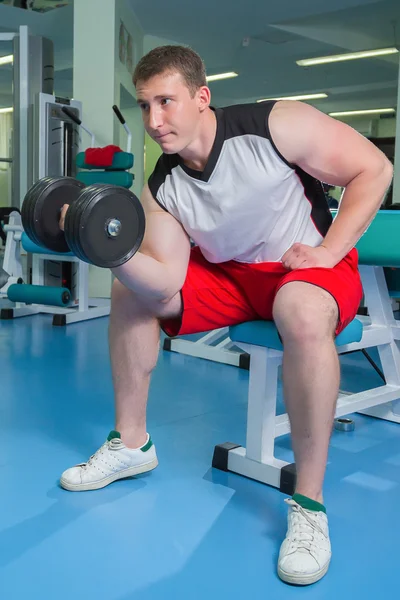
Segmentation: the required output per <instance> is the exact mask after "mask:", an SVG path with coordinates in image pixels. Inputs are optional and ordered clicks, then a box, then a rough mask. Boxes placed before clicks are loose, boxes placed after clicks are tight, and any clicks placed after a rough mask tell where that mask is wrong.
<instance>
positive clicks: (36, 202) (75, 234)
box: [21, 177, 145, 268]
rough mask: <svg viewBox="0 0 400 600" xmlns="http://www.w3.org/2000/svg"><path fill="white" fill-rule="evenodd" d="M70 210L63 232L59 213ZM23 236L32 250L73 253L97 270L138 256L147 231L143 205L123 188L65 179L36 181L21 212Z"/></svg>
mask: <svg viewBox="0 0 400 600" xmlns="http://www.w3.org/2000/svg"><path fill="white" fill-rule="evenodd" d="M64 204H68V205H69V206H70V208H69V209H68V211H67V214H66V218H65V229H64V232H63V231H62V230H61V229H60V227H59V219H60V212H61V208H62V206H63V205H64ZM21 215H22V224H23V226H24V229H25V233H26V234H27V236H28V237H29V238H30V239H31V241H32V242H33V243H34V244H37V245H38V246H43V247H45V248H48V249H50V250H53V251H54V252H67V251H68V250H71V251H72V252H73V254H74V255H75V256H77V257H78V258H79V259H80V260H82V261H84V262H87V263H89V264H94V265H96V266H98V267H104V268H113V267H117V266H120V265H122V264H124V263H125V262H126V261H128V260H129V259H130V258H131V257H132V256H133V255H134V254H135V252H137V250H138V248H139V247H140V244H141V243H142V240H143V237H144V230H145V216H144V210H143V207H142V205H141V203H140V201H139V199H138V198H137V197H136V196H135V194H133V193H132V192H130V191H129V190H127V189H125V188H119V187H117V186H112V185H91V186H89V187H87V188H84V184H83V183H81V182H79V181H77V180H75V179H72V178H67V177H57V178H49V177H46V178H44V179H41V180H40V181H38V182H37V183H36V184H35V185H34V186H33V187H32V188H31V189H30V190H29V191H28V193H27V195H26V197H25V200H24V202H23V205H22V210H21Z"/></svg>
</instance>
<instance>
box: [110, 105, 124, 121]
mask: <svg viewBox="0 0 400 600" xmlns="http://www.w3.org/2000/svg"><path fill="white" fill-rule="evenodd" d="M113 111H114V112H115V114H116V115H117V117H118V120H119V122H120V123H121V125H125V119H124V117H123V116H122V114H121V111H120V110H119V108H118V106H117V105H116V104H114V106H113Z"/></svg>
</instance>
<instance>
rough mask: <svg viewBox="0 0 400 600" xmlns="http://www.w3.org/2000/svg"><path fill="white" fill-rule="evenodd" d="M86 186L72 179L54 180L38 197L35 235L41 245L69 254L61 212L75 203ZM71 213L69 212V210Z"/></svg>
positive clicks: (34, 218)
mask: <svg viewBox="0 0 400 600" xmlns="http://www.w3.org/2000/svg"><path fill="white" fill-rule="evenodd" d="M84 187H85V185H84V184H83V183H82V182H80V181H77V180H76V179H73V178H72V177H59V178H53V180H52V181H51V182H50V183H49V184H48V185H47V186H46V187H45V188H44V189H43V190H41V193H40V194H38V195H37V198H36V202H35V207H34V213H33V221H34V227H33V229H34V233H35V235H36V237H37V239H38V240H40V243H41V244H42V245H43V246H45V247H46V248H48V249H49V250H53V251H54V252H68V251H69V247H68V244H67V242H66V239H65V235H64V232H63V231H61V229H60V225H59V222H60V212H61V208H62V206H63V205H64V204H68V205H69V204H71V203H72V202H74V201H75V200H76V199H77V197H78V196H79V194H80V193H81V192H82V190H83V188H84ZM68 212H69V210H68Z"/></svg>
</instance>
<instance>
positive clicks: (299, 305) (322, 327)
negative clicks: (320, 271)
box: [273, 281, 338, 344]
mask: <svg viewBox="0 0 400 600" xmlns="http://www.w3.org/2000/svg"><path fill="white" fill-rule="evenodd" d="M273 318H274V321H275V324H276V326H277V328H278V331H279V333H280V335H281V337H282V339H283V341H284V342H285V340H286V341H287V342H288V341H295V342H298V343H301V344H308V343H318V342H320V341H323V340H326V339H328V338H330V339H333V338H334V335H335V329H336V326H337V321H338V307H337V304H336V301H335V299H334V298H333V296H331V294H329V292H327V291H326V290H324V289H322V288H319V287H317V286H314V285H312V284H310V283H305V282H297V281H296V282H291V283H288V284H286V285H284V286H283V287H281V289H280V290H279V291H278V293H277V295H276V298H275V302H274V307H273Z"/></svg>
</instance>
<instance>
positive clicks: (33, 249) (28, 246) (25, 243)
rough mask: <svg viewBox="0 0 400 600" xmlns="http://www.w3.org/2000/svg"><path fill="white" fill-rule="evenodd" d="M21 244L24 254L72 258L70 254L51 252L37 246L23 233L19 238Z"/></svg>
mask: <svg viewBox="0 0 400 600" xmlns="http://www.w3.org/2000/svg"><path fill="white" fill-rule="evenodd" d="M21 244H22V247H23V249H24V250H25V251H26V252H30V253H31V254H51V255H53V256H74V254H73V253H72V252H53V251H52V250H49V249H48V248H44V247H43V246H38V245H37V244H35V243H34V242H32V240H31V239H30V238H29V237H28V236H27V235H26V233H25V232H24V233H23V234H22V236H21Z"/></svg>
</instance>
